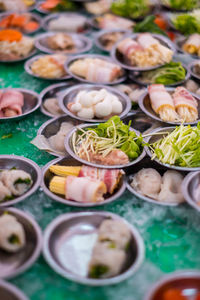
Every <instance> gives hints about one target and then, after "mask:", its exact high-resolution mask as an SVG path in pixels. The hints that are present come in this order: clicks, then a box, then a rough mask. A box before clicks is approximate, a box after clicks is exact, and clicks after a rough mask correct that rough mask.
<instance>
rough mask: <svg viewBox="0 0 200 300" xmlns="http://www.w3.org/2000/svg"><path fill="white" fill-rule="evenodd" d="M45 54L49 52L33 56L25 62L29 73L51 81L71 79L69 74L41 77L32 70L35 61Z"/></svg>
mask: <svg viewBox="0 0 200 300" xmlns="http://www.w3.org/2000/svg"><path fill="white" fill-rule="evenodd" d="M45 55H48V54H43V55H36V56H34V57H32V58H31V59H29V60H27V61H26V62H25V64H24V69H25V71H26V73H28V74H29V75H31V76H33V77H36V78H39V79H43V80H49V81H61V80H67V79H71V76H70V75H69V74H67V75H65V76H63V77H60V78H46V77H41V76H38V75H37V74H35V73H33V71H32V70H31V65H32V63H33V62H34V61H36V60H38V59H39V58H40V57H43V56H45Z"/></svg>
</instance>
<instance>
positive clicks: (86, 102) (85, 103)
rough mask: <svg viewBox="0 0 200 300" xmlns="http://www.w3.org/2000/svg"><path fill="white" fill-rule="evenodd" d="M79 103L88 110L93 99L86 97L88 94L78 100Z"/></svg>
mask: <svg viewBox="0 0 200 300" xmlns="http://www.w3.org/2000/svg"><path fill="white" fill-rule="evenodd" d="M79 102H80V104H81V105H82V106H84V107H88V108H89V107H91V106H92V105H93V97H91V96H88V93H86V94H85V95H83V96H82V97H81V98H80V100H79Z"/></svg>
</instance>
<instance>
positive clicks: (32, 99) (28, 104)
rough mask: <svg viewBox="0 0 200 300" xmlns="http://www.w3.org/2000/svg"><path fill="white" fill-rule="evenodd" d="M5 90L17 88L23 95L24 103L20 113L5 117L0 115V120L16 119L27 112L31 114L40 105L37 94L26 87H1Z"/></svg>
mask: <svg viewBox="0 0 200 300" xmlns="http://www.w3.org/2000/svg"><path fill="white" fill-rule="evenodd" d="M7 90H17V91H19V92H21V93H22V94H23V95H24V105H23V107H22V114H21V115H19V116H15V117H5V118H4V117H0V122H7V121H18V120H20V119H23V118H24V117H26V116H28V115H29V114H31V113H32V112H34V111H35V110H37V109H38V108H39V107H40V105H41V101H40V98H39V95H38V94H37V93H36V92H34V91H31V90H27V89H21V88H13V89H12V88H7V89H3V91H7Z"/></svg>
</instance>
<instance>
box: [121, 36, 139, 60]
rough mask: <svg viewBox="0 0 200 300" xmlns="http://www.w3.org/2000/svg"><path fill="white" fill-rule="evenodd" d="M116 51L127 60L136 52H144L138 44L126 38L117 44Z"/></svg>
mask: <svg viewBox="0 0 200 300" xmlns="http://www.w3.org/2000/svg"><path fill="white" fill-rule="evenodd" d="M117 49H118V50H119V52H121V53H122V54H123V55H124V56H126V57H127V58H128V59H130V58H131V57H132V55H134V53H135V52H137V51H140V52H141V51H144V48H143V47H142V46H141V45H140V44H138V43H137V42H136V41H134V40H132V39H131V38H126V39H124V40H122V41H121V42H120V43H119V44H118V47H117Z"/></svg>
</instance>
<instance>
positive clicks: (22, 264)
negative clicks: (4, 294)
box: [0, 208, 42, 300]
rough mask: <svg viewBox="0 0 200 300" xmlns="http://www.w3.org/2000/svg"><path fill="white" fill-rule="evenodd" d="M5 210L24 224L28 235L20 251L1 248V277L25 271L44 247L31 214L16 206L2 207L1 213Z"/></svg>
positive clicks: (39, 230) (13, 275)
mask: <svg viewBox="0 0 200 300" xmlns="http://www.w3.org/2000/svg"><path fill="white" fill-rule="evenodd" d="M4 212H8V213H9V214H11V215H13V216H15V217H16V218H17V220H18V221H19V222H20V223H21V224H22V225H23V227H24V230H25V235H26V244H25V247H24V248H23V249H21V250H20V251H19V252H16V253H8V252H6V251H3V250H1V249H0V278H13V277H15V276H17V275H19V274H21V273H23V272H24V271H25V270H27V269H28V268H29V267H31V266H32V264H33V263H34V262H35V261H36V260H37V258H38V256H39V255H40V252H41V248H42V233H41V229H40V227H39V226H38V224H37V223H36V222H35V220H34V219H33V218H32V216H31V215H29V214H27V213H24V212H22V211H20V210H19V209H16V208H4V209H3V208H1V209H0V215H2V214H3V213H4ZM2 300H3V299H2Z"/></svg>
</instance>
